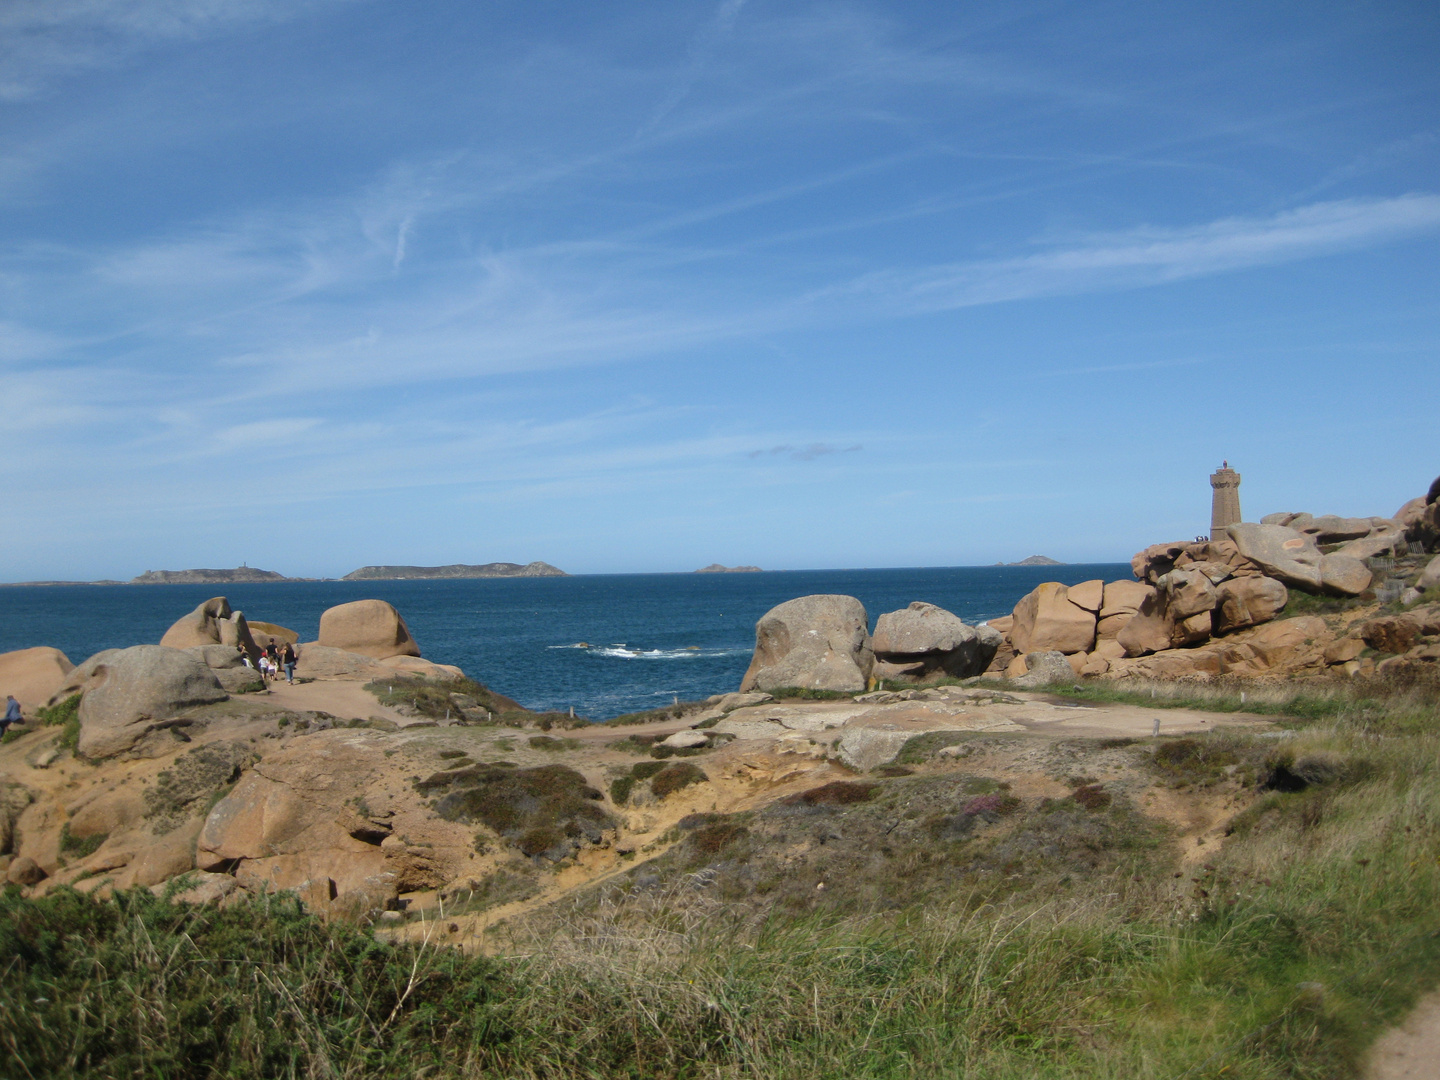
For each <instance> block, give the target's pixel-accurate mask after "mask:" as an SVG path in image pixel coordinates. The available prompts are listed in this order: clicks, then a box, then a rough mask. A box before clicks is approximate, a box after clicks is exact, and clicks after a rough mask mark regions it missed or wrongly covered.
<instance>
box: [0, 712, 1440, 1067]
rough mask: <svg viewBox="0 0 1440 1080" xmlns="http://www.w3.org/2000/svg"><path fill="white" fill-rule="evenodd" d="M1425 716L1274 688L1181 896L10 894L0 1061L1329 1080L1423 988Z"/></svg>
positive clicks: (1115, 880) (1120, 882)
mask: <svg viewBox="0 0 1440 1080" xmlns="http://www.w3.org/2000/svg"><path fill="white" fill-rule="evenodd" d="M1172 692H1173V693H1175V694H1177V695H1179V694H1180V693H1181V691H1172ZM1197 692H1198V693H1203V694H1221V693H1224V692H1225V691H1224V690H1223V688H1222V689H1221V690H1215V691H1197ZM1269 693H1270V694H1272V695H1273V697H1272V699H1271V700H1268V701H1266V702H1265V703H1264V704H1265V706H1266V708H1267V709H1275V710H1276V711H1283V710H1284V705H1285V702H1284V700H1283V699H1284V697H1285V695H1287V694H1289V695H1292V696H1294V695H1296V694H1297V691H1295V690H1294V689H1286V688H1277V689H1274V690H1272V691H1269ZM1142 694H1144V695H1145V697H1146V700H1148V693H1147V692H1145V691H1143V690H1142ZM1237 696H1238V695H1237ZM1437 700H1440V697H1437V694H1436V693H1435V692H1434V690H1433V689H1426V688H1424V687H1410V688H1400V689H1396V688H1393V687H1373V686H1372V687H1362V688H1360V689H1358V690H1355V689H1343V690H1335V691H1331V692H1326V693H1319V694H1317V693H1314V692H1306V696H1304V697H1299V698H1296V700H1295V701H1294V702H1293V704H1294V705H1295V706H1296V708H1295V709H1294V710H1293V711H1295V712H1299V713H1302V714H1306V715H1308V716H1311V717H1314V719H1311V720H1308V721H1304V722H1301V723H1300V724H1299V725H1298V726H1299V727H1300V731H1299V733H1298V734H1297V735H1296V737H1294V738H1293V739H1287V740H1284V741H1283V743H1278V744H1277V745H1278V746H1280V749H1278V750H1277V751H1276V752H1275V757H1276V759H1277V763H1283V764H1286V765H1287V768H1289V769H1290V770H1291V771H1293V773H1295V774H1296V775H1302V776H1305V777H1308V778H1309V779H1310V780H1311V781H1312V783H1311V784H1310V786H1309V787H1307V788H1306V789H1305V790H1302V791H1296V792H1291V793H1282V792H1271V793H1269V794H1266V795H1264V796H1263V797H1262V798H1261V799H1260V800H1259V801H1258V802H1257V803H1256V804H1255V805H1254V806H1253V807H1252V808H1251V809H1250V810H1249V811H1247V812H1246V813H1245V814H1244V815H1243V816H1242V818H1241V819H1240V820H1239V822H1238V823H1237V831H1236V834H1235V835H1234V836H1233V837H1232V838H1231V840H1230V841H1229V842H1228V843H1227V844H1226V845H1225V847H1224V848H1223V849H1222V850H1221V851H1220V852H1219V853H1218V854H1217V856H1216V857H1215V858H1214V859H1213V860H1212V861H1211V862H1210V863H1208V864H1205V865H1204V866H1203V867H1197V868H1196V869H1195V871H1194V872H1191V873H1188V874H1187V876H1186V877H1185V878H1184V879H1182V880H1181V881H1179V882H1177V881H1176V880H1175V879H1174V877H1173V876H1172V875H1173V874H1174V873H1175V872H1176V869H1177V867H1176V865H1175V864H1174V863H1173V862H1167V861H1165V860H1150V861H1149V862H1139V863H1137V862H1135V861H1133V860H1126V859H1115V860H1111V861H1109V862H1103V861H1102V862H1101V863H1100V864H1098V865H1097V869H1096V871H1095V873H1094V874H1093V875H1092V876H1090V877H1089V878H1087V879H1086V880H1085V881H1084V882H1083V883H1081V885H1080V886H1079V887H1071V888H1065V889H1058V888H1057V889H1032V890H1020V891H1010V892H1003V891H1000V890H992V893H991V894H987V893H985V891H984V888H985V886H984V885H982V884H980V883H978V882H977V881H976V880H975V879H972V878H966V877H964V876H963V875H962V876H957V877H956V879H955V884H954V887H953V891H952V893H951V895H950V896H949V897H948V898H942V897H939V896H936V895H935V894H933V893H932V894H931V895H930V896H929V897H928V901H927V903H925V904H924V905H918V904H917V905H912V906H910V907H901V908H899V909H895V908H893V907H892V908H890V909H888V910H883V911H876V910H874V909H868V910H867V909H866V908H865V907H864V906H863V905H860V906H855V907H853V908H851V909H849V910H847V909H844V908H837V909H831V910H823V911H818V912H809V913H803V912H801V913H796V912H793V911H792V912H791V913H788V914H787V913H785V911H786V909H783V908H778V907H777V908H773V909H771V911H770V913H769V915H768V916H767V917H766V918H763V919H759V920H757V919H755V918H754V917H753V915H752V913H751V912H749V910H748V909H745V908H744V906H743V905H735V904H731V903H727V902H726V900H725V899H724V898H723V897H721V896H719V895H716V893H717V891H718V890H715V889H712V888H709V887H708V882H709V881H710V880H711V878H712V877H713V874H712V873H711V872H710V871H708V870H706V869H701V870H700V871H698V872H697V873H694V874H690V875H688V876H687V875H682V876H679V877H677V878H675V879H674V880H673V881H672V882H671V883H670V884H669V885H668V886H665V887H663V890H662V891H660V892H659V893H658V894H654V893H652V894H650V895H648V896H647V898H646V900H645V903H644V904H638V903H633V902H632V903H627V904H615V905H610V904H601V905H599V906H594V905H592V906H591V907H590V908H587V909H579V908H576V909H573V910H572V911H570V912H558V913H557V915H556V917H555V918H554V919H553V920H551V921H550V922H548V923H544V924H542V923H531V924H530V925H528V926H527V927H526V928H525V929H526V931H527V933H530V934H538V935H540V936H538V937H530V938H527V939H523V940H522V939H518V938H517V939H516V940H517V942H519V947H517V948H516V949H515V950H514V955H511V956H508V957H502V958H499V959H483V958H482V959H463V958H460V957H458V956H457V955H455V954H454V953H453V952H450V951H447V950H444V949H435V948H431V947H427V948H419V949H416V948H412V947H409V946H406V947H391V946H388V945H383V944H380V943H377V942H376V941H374V940H373V939H372V938H370V937H368V936H367V935H365V934H364V933H361V932H358V931H354V930H350V929H346V928H345V927H343V926H341V925H339V924H329V925H327V924H322V923H320V922H318V921H315V920H311V919H309V918H306V917H304V916H301V915H299V914H298V913H296V912H295V911H294V910H293V905H287V904H285V903H283V902H280V901H270V902H268V903H267V902H264V901H254V902H251V903H248V904H245V905H241V906H238V907H235V908H232V909H228V910H226V911H223V912H219V911H214V910H201V911H189V910H184V909H180V908H177V907H173V906H171V905H169V904H166V903H163V902H161V901H157V900H152V899H151V898H149V897H148V896H144V895H141V896H131V897H124V898H121V899H119V900H117V901H114V902H110V903H105V904H96V903H92V902H90V901H88V900H82V899H81V898H79V897H78V896H75V895H73V894H60V895H57V896H53V897H48V898H45V899H43V900H39V901H25V900H21V899H20V898H19V897H18V896H17V895H15V894H14V893H13V892H12V893H8V894H6V895H5V896H4V898H3V900H0V957H3V959H0V1016H4V1017H5V1018H6V1023H4V1024H0V1046H3V1047H4V1050H5V1052H6V1053H7V1054H9V1055H13V1056H12V1058H11V1060H12V1061H15V1062H18V1063H19V1067H17V1068H14V1069H12V1070H11V1071H12V1072H13V1075H16V1076H37V1077H38V1076H57V1077H58V1076H62V1075H66V1076H68V1075H91V1076H127V1077H128V1076H135V1077H142V1076H143V1077H149V1076H154V1077H161V1076H164V1077H187V1076H196V1077H199V1076H211V1075H216V1074H220V1075H227V1076H236V1077H251V1076H255V1077H259V1076H290V1075H306V1076H331V1075H333V1076H353V1077H362V1076H364V1077H369V1076H376V1077H379V1076H388V1075H392V1074H396V1073H398V1074H400V1075H418V1074H422V1073H423V1074H424V1075H432V1076H464V1075H503V1076H520V1077H524V1076H550V1077H555V1076H597V1077H598V1076H606V1077H610V1076H626V1077H640V1076H676V1077H679V1076H696V1077H700V1076H715V1077H741V1076H756V1077H781V1076H784V1077H810V1076H814V1077H822V1076H825V1077H829V1076H834V1077H841V1076H843V1077H882V1076H883V1077H888V1076H917V1077H929V1076H938V1075H946V1076H973V1077H987V1078H989V1077H1012V1076H1013V1077H1037V1076H1040V1077H1117V1078H1119V1077H1126V1078H1134V1077H1140V1078H1143V1077H1182V1076H1185V1077H1188V1076H1196V1077H1201V1076H1203V1077H1213V1076H1222V1075H1223V1076H1225V1077H1256V1078H1259V1077H1326V1076H1346V1075H1352V1074H1353V1070H1354V1066H1355V1063H1356V1061H1357V1059H1358V1055H1359V1053H1360V1052H1361V1051H1362V1050H1363V1047H1364V1046H1365V1045H1366V1044H1367V1043H1368V1041H1369V1039H1370V1038H1372V1037H1373V1035H1374V1033H1375V1032H1376V1031H1377V1030H1378V1029H1379V1028H1380V1027H1381V1026H1383V1025H1384V1024H1386V1023H1389V1022H1391V1021H1393V1020H1394V1019H1396V1018H1397V1017H1398V1016H1400V1015H1401V1014H1402V1013H1403V1011H1404V1010H1405V1009H1406V1008H1407V1007H1408V1005H1409V1004H1410V1003H1411V1002H1412V1001H1413V1000H1414V998H1415V997H1416V996H1417V995H1418V994H1419V993H1420V992H1421V991H1422V990H1423V989H1425V988H1426V987H1428V986H1430V985H1434V984H1435V983H1436V982H1437V981H1440V936H1437V930H1440V834H1437V822H1440V776H1437V765H1440V733H1437V730H1436V729H1437V726H1440V725H1437V721H1440V716H1437V709H1436V702H1437ZM1252 702H1253V699H1252V698H1250V697H1249V695H1247V707H1249V706H1250V705H1251V704H1252ZM1190 703H1192V704H1200V703H1199V702H1190ZM1216 704H1219V702H1218V701H1217V702H1216ZM861 805H864V804H861ZM1192 878H1193V879H1194V880H1192ZM1177 886H1183V888H1180V887H1177Z"/></svg>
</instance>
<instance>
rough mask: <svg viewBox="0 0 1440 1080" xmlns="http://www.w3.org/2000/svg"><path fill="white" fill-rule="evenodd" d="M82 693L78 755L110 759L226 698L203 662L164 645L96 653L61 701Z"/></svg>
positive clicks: (66, 688)
mask: <svg viewBox="0 0 1440 1080" xmlns="http://www.w3.org/2000/svg"><path fill="white" fill-rule="evenodd" d="M66 691H69V692H70V693H81V694H84V697H82V698H81V699H80V743H79V751H80V753H81V754H82V755H84V756H85V757H88V758H107V757H114V756H116V755H117V754H123V753H126V752H128V751H130V750H132V749H134V748H135V745H136V744H137V743H138V742H140V740H141V739H143V738H144V737H145V736H146V735H147V734H148V733H149V732H150V731H151V730H152V729H153V728H154V727H155V725H156V723H157V722H160V721H163V720H166V719H170V718H172V717H176V716H178V715H180V714H181V713H183V712H184V711H185V710H187V709H190V708H193V707H194V706H196V705H208V704H210V703H211V702H215V701H224V700H225V698H226V697H227V696H228V695H227V694H226V693H225V691H224V689H222V688H221V686H220V683H219V681H218V680H217V679H216V678H215V673H214V672H213V671H211V670H210V668H209V667H208V666H206V664H205V662H204V661H203V660H202V659H200V658H199V657H197V656H195V655H193V654H191V653H188V652H184V651H182V650H180V649H171V648H168V647H167V646H164V645H134V646H132V647H130V648H128V649H106V650H105V651H104V652H101V653H96V654H95V655H94V656H92V657H91V658H90V659H89V660H87V661H85V663H83V664H81V665H80V666H79V667H78V668H76V669H75V670H74V671H72V672H71V673H70V677H69V678H68V679H67V680H66V682H65V685H64V686H62V687H61V690H60V692H59V693H58V694H57V697H59V696H62V695H64V694H65V692H66Z"/></svg>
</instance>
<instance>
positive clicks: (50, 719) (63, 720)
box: [35, 694, 81, 753]
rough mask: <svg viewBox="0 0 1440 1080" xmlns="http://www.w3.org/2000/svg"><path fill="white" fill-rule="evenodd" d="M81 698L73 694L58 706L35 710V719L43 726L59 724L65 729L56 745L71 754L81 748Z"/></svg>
mask: <svg viewBox="0 0 1440 1080" xmlns="http://www.w3.org/2000/svg"><path fill="white" fill-rule="evenodd" d="M80 698H81V695H80V694H71V695H70V696H69V697H68V698H66V699H65V700H64V701H61V702H59V703H58V704H55V705H51V706H49V707H48V708H41V709H37V710H35V718H36V719H37V720H39V721H40V722H41V723H42V724H46V725H49V724H59V725H60V726H61V727H62V728H63V729H64V730H62V731H61V732H60V739H59V741H58V742H57V743H56V744H55V745H56V746H58V747H60V748H61V749H64V750H69V751H70V752H71V753H76V752H78V749H79V746H80Z"/></svg>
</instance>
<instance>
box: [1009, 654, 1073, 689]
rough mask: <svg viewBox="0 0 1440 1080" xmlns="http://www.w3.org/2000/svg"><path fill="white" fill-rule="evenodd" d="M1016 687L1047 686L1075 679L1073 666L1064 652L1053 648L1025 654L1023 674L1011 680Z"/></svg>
mask: <svg viewBox="0 0 1440 1080" xmlns="http://www.w3.org/2000/svg"><path fill="white" fill-rule="evenodd" d="M1012 681H1013V682H1014V684H1015V685H1016V686H1017V687H1020V688H1022V689H1024V688H1027V687H1037V686H1049V685H1050V684H1051V683H1059V682H1063V683H1071V682H1074V681H1075V668H1074V666H1073V665H1072V664H1071V663H1070V662H1069V661H1068V660H1067V659H1066V658H1065V654H1064V653H1062V652H1057V651H1055V650H1049V651H1046V652H1033V653H1026V654H1025V674H1024V675H1020V676H1018V677H1017V678H1015V679H1013V680H1012Z"/></svg>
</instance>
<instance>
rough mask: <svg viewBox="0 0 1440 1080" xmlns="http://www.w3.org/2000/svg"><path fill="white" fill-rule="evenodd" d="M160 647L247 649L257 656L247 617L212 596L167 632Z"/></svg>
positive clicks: (225, 600)
mask: <svg viewBox="0 0 1440 1080" xmlns="http://www.w3.org/2000/svg"><path fill="white" fill-rule="evenodd" d="M160 644H161V645H165V646H167V647H169V648H171V649H193V648H196V647H198V646H202V645H229V646H230V647H231V648H234V647H235V646H236V645H243V646H245V648H246V650H247V651H249V652H250V653H251V654H252V655H255V642H254V641H253V640H251V637H250V627H249V625H248V624H247V623H246V621H245V616H244V614H243V613H241V612H239V611H231V610H230V601H229V600H227V599H225V597H223V596H212V597H211V598H210V599H209V600H206V601H205V602H204V603H203V604H201V605H200V606H199V607H197V608H196V609H195V610H194V611H192V612H190V613H189V614H188V615H184V616H182V617H181V618H179V619H176V620H175V622H174V623H173V624H172V625H171V627H170V629H169V630H166V631H165V636H164V637H162V638H161V639H160Z"/></svg>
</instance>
